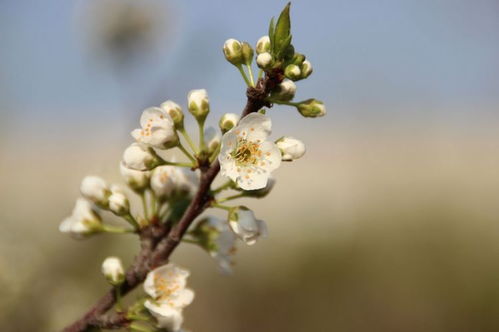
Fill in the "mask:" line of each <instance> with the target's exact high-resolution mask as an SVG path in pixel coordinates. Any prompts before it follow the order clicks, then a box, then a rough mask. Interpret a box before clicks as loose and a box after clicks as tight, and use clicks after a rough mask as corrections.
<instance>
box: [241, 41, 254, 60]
mask: <svg viewBox="0 0 499 332" xmlns="http://www.w3.org/2000/svg"><path fill="white" fill-rule="evenodd" d="M242 53H243V61H244V63H245V64H250V63H251V62H252V61H253V54H254V52H253V48H251V45H250V44H248V43H247V42H244V43H242Z"/></svg>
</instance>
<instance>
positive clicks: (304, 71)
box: [301, 60, 314, 79]
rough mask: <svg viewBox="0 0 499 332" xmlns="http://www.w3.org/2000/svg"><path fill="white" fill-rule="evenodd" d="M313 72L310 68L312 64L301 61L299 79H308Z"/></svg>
mask: <svg viewBox="0 0 499 332" xmlns="http://www.w3.org/2000/svg"><path fill="white" fill-rule="evenodd" d="M313 71H314V69H313V68H312V64H311V63H310V61H308V60H305V61H303V63H302V65H301V79H304V78H307V77H309V76H310V75H311V74H312V72H313Z"/></svg>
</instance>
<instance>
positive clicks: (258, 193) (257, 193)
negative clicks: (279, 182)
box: [243, 177, 276, 198]
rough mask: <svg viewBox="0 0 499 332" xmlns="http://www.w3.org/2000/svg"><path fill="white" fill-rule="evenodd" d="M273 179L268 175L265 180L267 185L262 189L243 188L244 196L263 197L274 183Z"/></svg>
mask: <svg viewBox="0 0 499 332" xmlns="http://www.w3.org/2000/svg"><path fill="white" fill-rule="evenodd" d="M275 182H276V181H275V179H274V178H272V177H270V178H269V180H268V181H267V185H266V186H265V187H263V188H262V189H257V190H243V194H244V197H253V198H263V197H265V196H267V195H268V194H269V193H270V192H271V191H272V189H273V188H274V185H275Z"/></svg>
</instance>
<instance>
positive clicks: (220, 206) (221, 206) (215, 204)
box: [211, 202, 234, 212]
mask: <svg viewBox="0 0 499 332" xmlns="http://www.w3.org/2000/svg"><path fill="white" fill-rule="evenodd" d="M211 206H212V207H214V208H218V209H222V210H226V211H229V212H230V211H232V210H233V209H234V207H233V206H227V205H222V204H218V202H216V203H212V204H211Z"/></svg>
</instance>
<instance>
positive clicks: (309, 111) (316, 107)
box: [296, 99, 326, 118]
mask: <svg viewBox="0 0 499 332" xmlns="http://www.w3.org/2000/svg"><path fill="white" fill-rule="evenodd" d="M296 107H297V108H298V112H300V114H301V115H303V116H304V117H306V118H316V117H321V116H324V115H325V114H326V107H325V106H324V103H323V102H322V101H319V100H316V99H308V100H305V101H304V102H302V103H300V104H298V105H297V106H296Z"/></svg>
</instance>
